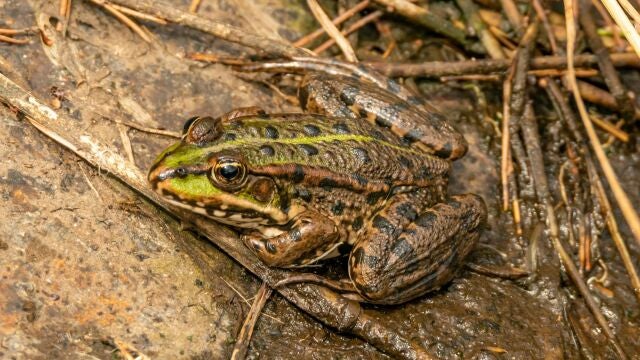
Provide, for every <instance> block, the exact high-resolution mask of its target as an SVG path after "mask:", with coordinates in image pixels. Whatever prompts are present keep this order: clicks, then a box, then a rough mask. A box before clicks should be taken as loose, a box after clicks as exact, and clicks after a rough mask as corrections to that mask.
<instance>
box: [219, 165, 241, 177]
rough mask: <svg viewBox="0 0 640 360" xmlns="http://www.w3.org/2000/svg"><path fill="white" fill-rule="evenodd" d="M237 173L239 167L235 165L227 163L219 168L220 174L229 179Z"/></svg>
mask: <svg viewBox="0 0 640 360" xmlns="http://www.w3.org/2000/svg"><path fill="white" fill-rule="evenodd" d="M239 173H240V169H239V168H238V166H236V165H231V164H228V165H224V166H222V167H221V168H220V175H221V176H222V177H223V178H225V179H227V180H229V181H231V180H233V179H235V178H236V177H237V176H238V174H239Z"/></svg>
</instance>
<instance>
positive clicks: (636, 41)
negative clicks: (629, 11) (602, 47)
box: [601, 0, 640, 56]
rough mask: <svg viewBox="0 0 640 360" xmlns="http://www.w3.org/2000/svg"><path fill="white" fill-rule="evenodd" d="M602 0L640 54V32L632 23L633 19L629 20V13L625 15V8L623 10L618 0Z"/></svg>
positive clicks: (639, 54)
mask: <svg viewBox="0 0 640 360" xmlns="http://www.w3.org/2000/svg"><path fill="white" fill-rule="evenodd" d="M601 1H602V4H604V7H606V8H607V11H608V12H609V14H611V17H612V18H613V20H614V21H615V22H616V24H618V26H620V29H622V34H624V37H625V38H627V41H629V44H631V47H632V48H633V50H634V51H635V52H636V54H638V56H640V34H638V32H637V31H636V29H635V28H634V27H633V24H632V23H631V21H629V18H628V17H627V15H625V13H624V10H622V8H621V7H620V4H618V2H617V1H616V0H601Z"/></svg>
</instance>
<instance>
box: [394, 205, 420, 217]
mask: <svg viewBox="0 0 640 360" xmlns="http://www.w3.org/2000/svg"><path fill="white" fill-rule="evenodd" d="M396 212H397V214H398V215H400V216H402V217H404V218H406V219H408V220H411V221H413V220H415V219H416V217H418V213H417V212H416V210H415V209H414V208H413V206H412V205H411V204H410V203H402V204H400V205H398V207H397V208H396Z"/></svg>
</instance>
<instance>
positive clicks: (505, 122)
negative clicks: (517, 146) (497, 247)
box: [500, 62, 516, 211]
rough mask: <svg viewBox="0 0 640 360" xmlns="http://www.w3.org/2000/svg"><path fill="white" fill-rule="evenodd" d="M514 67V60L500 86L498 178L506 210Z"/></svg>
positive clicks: (510, 171)
mask: <svg viewBox="0 0 640 360" xmlns="http://www.w3.org/2000/svg"><path fill="white" fill-rule="evenodd" d="M515 69H516V64H515V62H514V63H513V65H512V66H511V67H510V68H509V72H508V75H507V78H506V79H505V80H504V82H503V86H502V147H501V151H502V155H501V157H500V178H501V180H502V209H503V211H507V210H508V209H509V201H510V199H509V193H510V189H509V183H510V182H509V177H511V174H512V172H513V164H512V161H513V160H512V159H511V147H510V146H509V143H510V142H511V140H510V134H509V119H511V109H510V102H509V99H511V83H512V82H513V77H514V75H515ZM512 191H513V189H512Z"/></svg>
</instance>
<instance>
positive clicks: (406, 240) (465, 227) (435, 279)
mask: <svg viewBox="0 0 640 360" xmlns="http://www.w3.org/2000/svg"><path fill="white" fill-rule="evenodd" d="M413 206H414V205H413V203H412V202H410V201H407V199H405V198H400V199H398V201H395V202H393V203H390V204H389V205H388V206H387V208H385V209H384V210H383V211H382V212H381V213H380V214H378V215H377V216H375V217H374V218H373V220H372V222H371V224H370V229H369V233H368V234H367V235H368V237H366V238H363V239H362V240H360V241H358V242H357V243H356V244H355V246H354V248H353V250H352V251H351V255H350V258H349V275H350V277H351V280H352V281H353V283H354V285H355V287H356V289H357V290H358V292H359V293H360V295H361V296H362V297H363V298H365V299H366V300H367V301H369V302H372V303H379V304H397V303H402V302H405V301H408V300H411V299H414V298H416V297H418V296H420V295H423V294H425V293H427V292H429V291H432V290H436V289H438V288H440V287H441V286H443V285H444V284H446V283H447V282H448V281H450V280H451V279H452V277H453V276H454V275H455V273H456V271H457V270H458V269H459V268H460V265H461V264H462V261H463V259H464V258H465V257H466V256H467V254H468V253H469V252H470V251H471V249H472V247H473V246H474V244H475V243H476V242H477V240H478V237H479V235H480V229H481V227H482V225H483V224H484V222H485V221H486V216H487V210H486V207H485V205H484V202H483V201H482V199H481V198H479V197H478V196H476V195H460V196H454V197H452V198H451V199H450V200H449V201H447V202H444V203H439V204H436V205H435V206H433V207H431V208H429V209H426V210H425V211H423V212H417V211H416V209H415V208H414V207H413Z"/></svg>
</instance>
